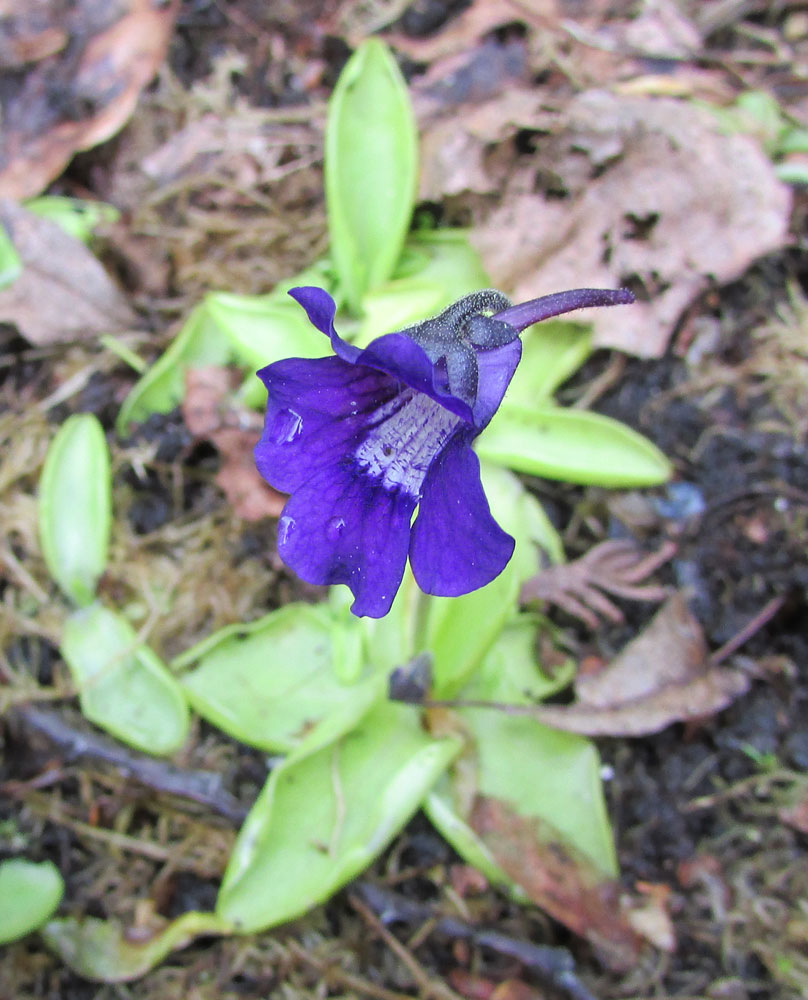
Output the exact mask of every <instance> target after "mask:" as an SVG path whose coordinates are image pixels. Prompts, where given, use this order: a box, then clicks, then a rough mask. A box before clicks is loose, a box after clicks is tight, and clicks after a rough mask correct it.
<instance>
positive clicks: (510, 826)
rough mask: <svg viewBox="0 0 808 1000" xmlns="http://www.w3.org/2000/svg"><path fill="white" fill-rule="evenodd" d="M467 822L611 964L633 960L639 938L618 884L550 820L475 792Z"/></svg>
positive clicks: (622, 965)
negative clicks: (561, 835)
mask: <svg viewBox="0 0 808 1000" xmlns="http://www.w3.org/2000/svg"><path fill="white" fill-rule="evenodd" d="M470 825H471V827H472V829H473V830H474V831H475V832H476V833H477V835H478V836H479V837H480V838H481V839H482V840H483V842H484V843H485V845H486V847H487V848H488V850H489V851H490V852H491V854H492V855H493V857H494V859H495V860H496V862H497V864H498V865H500V867H501V868H502V869H503V870H504V871H505V872H506V873H507V874H508V876H509V877H510V878H512V879H513V881H514V882H516V883H517V885H519V886H520V887H521V888H522V889H523V890H524V891H525V892H526V893H527V894H528V896H530V898H531V899H532V900H533V901H534V902H535V903H537V904H538V905H539V906H541V908H542V909H543V910H546V911H547V912H548V913H549V914H550V915H551V916H552V917H554V918H555V919H556V920H558V921H559V922H560V923H562V924H564V925H565V926H566V927H569V929H570V930H572V931H574V932H575V933H576V934H579V935H581V936H582V937H584V938H586V939H587V940H588V941H589V942H590V943H591V944H592V945H593V946H594V947H595V948H596V949H597V951H598V952H599V953H600V954H601V955H602V957H603V959H604V961H605V962H606V963H607V964H608V965H609V966H610V967H611V968H614V969H627V968H630V967H631V966H632V965H633V964H634V962H635V961H636V960H637V957H638V955H639V951H640V946H641V945H640V938H639V936H638V934H637V933H636V932H635V931H634V929H633V928H632V927H631V925H630V924H629V922H628V920H627V919H626V916H625V913H624V911H623V904H622V903H621V889H620V886H619V884H618V883H617V882H616V881H614V880H612V879H607V878H604V877H603V875H602V874H601V873H599V872H598V871H597V869H596V868H595V867H594V865H593V864H592V862H591V861H589V860H588V859H587V858H586V857H585V856H584V855H583V854H581V853H580V852H577V851H575V850H574V849H573V848H571V847H570V845H569V844H567V843H566V842H565V841H564V840H563V839H562V838H561V837H560V836H559V835H558V834H557V833H556V831H555V830H554V829H553V828H552V827H551V826H550V824H549V823H547V822H546V821H543V820H540V819H538V818H537V817H531V818H530V819H526V818H525V817H523V816H520V815H519V814H518V813H516V812H514V811H513V810H512V809H511V808H509V806H508V805H507V804H506V803H504V802H501V801H499V800H497V799H491V798H486V797H485V796H478V797H477V799H476V800H475V803H474V808H473V809H472V813H471V818H470Z"/></svg>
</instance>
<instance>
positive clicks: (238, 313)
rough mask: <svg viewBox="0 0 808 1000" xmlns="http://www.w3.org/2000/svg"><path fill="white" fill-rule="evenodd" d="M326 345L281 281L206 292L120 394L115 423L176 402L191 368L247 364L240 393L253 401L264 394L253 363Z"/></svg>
mask: <svg viewBox="0 0 808 1000" xmlns="http://www.w3.org/2000/svg"><path fill="white" fill-rule="evenodd" d="M309 277H310V274H309V273H308V272H307V273H306V274H303V275H298V278H299V279H300V280H301V281H305V280H306V279H307V278H309ZM329 350H330V347H329V344H328V340H327V339H326V338H325V337H324V336H323V335H322V334H321V333H320V332H319V330H317V329H315V328H314V327H313V326H312V325H311V323H310V322H309V321H308V319H307V317H306V314H305V312H304V311H303V310H302V309H301V308H300V306H298V305H297V303H295V302H293V301H292V300H291V299H289V298H287V296H286V292H285V286H283V290H281V289H279V290H277V291H275V292H272V293H271V294H270V295H264V296H252V295H231V294H229V293H227V292H212V293H211V294H209V295H208V296H206V298H205V300H204V301H203V302H202V304H201V305H199V306H197V307H196V309H194V311H193V312H192V313H191V315H190V316H189V317H188V319H187V320H186V322H185V324H184V326H183V327H182V329H181V330H180V332H179V333H178V334H177V336H176V337H175V339H174V340H173V341H172V343H171V346H170V347H169V348H168V350H167V351H166V352H165V354H163V355H162V357H160V359H159V360H158V361H157V362H156V363H155V364H154V365H153V366H152V367H151V368H150V369H149V371H148V372H146V374H145V375H144V376H143V378H141V379H140V380H139V381H138V382H137V383H136V385H135V386H134V388H133V389H132V391H131V392H130V393H129V395H128V396H127V397H126V400H125V401H124V404H123V406H122V407H121V411H120V413H119V414H118V420H117V422H116V429H117V431H118V433H119V434H121V435H126V434H127V433H129V430H130V425H131V424H133V423H140V422H141V421H143V420H145V419H146V418H147V417H149V416H151V415H152V414H153V413H169V412H170V411H171V410H173V409H174V408H175V407H176V406H179V404H180V403H181V402H182V400H183V399H184V398H185V377H186V375H187V373H188V371H189V369H191V368H201V367H204V366H206V365H221V366H223V365H228V364H237V365H239V366H241V367H242V368H249V369H252V371H251V372H250V375H249V377H248V379H247V382H246V383H245V387H244V390H243V391H242V398H243V399H244V400H245V402H247V403H255V404H256V405H259V404H260V403H261V402H262V401H263V400H265V399H266V390H265V389H264V387H263V385H262V384H261V382H260V380H259V379H257V378H256V377H255V374H254V373H255V370H256V369H257V368H263V367H264V365H268V364H272V362H273V361H279V360H280V359H281V358H289V357H303V358H317V357H322V356H323V355H325V354H328V353H329Z"/></svg>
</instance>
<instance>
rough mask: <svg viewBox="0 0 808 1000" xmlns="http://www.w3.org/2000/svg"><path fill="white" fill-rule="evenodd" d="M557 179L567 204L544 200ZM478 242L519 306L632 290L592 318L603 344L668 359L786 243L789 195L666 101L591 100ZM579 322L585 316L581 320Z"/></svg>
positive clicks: (566, 116) (601, 94)
mask: <svg viewBox="0 0 808 1000" xmlns="http://www.w3.org/2000/svg"><path fill="white" fill-rule="evenodd" d="M537 174H539V175H542V174H544V175H545V176H555V177H557V178H559V183H560V184H561V185H563V186H564V187H565V188H566V190H567V191H568V192H569V196H568V197H567V198H564V199H559V198H558V197H554V198H551V197H547V196H543V195H542V194H536V193H534V190H533V187H534V183H535V178H536V175H537ZM511 187H512V189H511V190H508V191H507V197H505V196H503V197H502V198H501V199H500V202H499V207H498V208H496V209H495V210H494V211H493V212H492V213H491V215H490V216H489V217H488V219H487V220H486V221H485V223H484V224H483V225H482V226H480V227H478V228H477V229H475V231H474V232H473V233H472V237H471V238H472V242H474V243H475V245H476V246H477V248H478V249H479V251H480V252H481V254H482V257H483V260H484V263H485V265H486V268H487V269H488V271H489V273H490V274H491V276H492V278H493V281H494V284H495V285H497V287H500V288H504V289H506V290H507V291H508V292H509V293H510V294H511V295H512V296H513V298H514V299H515V300H516V301H521V300H524V299H529V298H532V297H534V296H537V295H541V294H544V293H546V292H552V291H557V290H558V289H559V288H571V287H575V286H576V285H581V284H582V283H585V284H587V285H592V286H607V287H608V286H612V287H614V286H621V285H630V286H631V287H632V288H633V289H634V290H635V291H638V293H639V298H640V301H639V302H638V303H637V304H635V305H633V306H632V307H631V308H630V309H602V310H600V311H594V310H593V311H582V312H581V313H580V314H578V315H579V316H580V318H581V320H582V321H585V322H592V324H593V328H594V342H595V344H596V345H598V346H603V347H605V346H608V347H618V348H620V349H621V350H625V351H628V352H631V353H635V354H639V355H642V356H646V357H656V356H659V355H660V354H661V353H662V352H663V351H664V349H665V346H666V344H667V342H668V340H669V338H670V335H671V333H672V332H673V329H674V327H675V326H676V323H677V321H678V320H679V317H680V316H681V314H682V312H683V310H684V309H685V308H686V307H687V306H688V305H689V304H690V303H691V302H692V301H693V300H694V298H695V297H696V296H698V295H699V294H700V293H702V292H704V291H705V290H706V289H707V288H709V287H711V285H712V284H714V283H715V282H716V281H717V282H729V281H732V280H734V279H735V278H737V277H738V276H739V275H741V274H742V273H743V271H744V270H745V269H746V268H747V267H748V266H749V265H750V264H751V263H752V261H753V260H755V259H756V258H757V257H760V256H761V255H763V254H765V253H768V252H770V251H772V250H776V249H778V248H779V247H781V246H782V245H783V244H784V242H785V240H786V239H787V234H788V223H789V216H790V208H791V194H790V191H789V189H788V188H787V187H786V185H785V184H783V183H781V182H780V181H779V180H778V179H777V177H776V175H775V173H774V167H773V165H772V163H771V162H770V161H769V159H768V158H767V157H766V155H765V154H764V153H763V151H762V150H761V149H760V148H759V146H758V145H757V144H756V143H755V142H754V140H752V139H750V138H749V137H747V136H743V135H726V134H724V133H723V132H722V131H721V130H720V128H719V126H718V125H717V124H716V122H715V121H714V119H713V117H712V116H711V115H710V114H709V112H707V111H704V110H703V109H700V108H698V107H695V106H694V105H692V104H688V103H686V102H683V101H676V100H672V99H667V98H643V97H630V96H625V95H616V94H612V93H608V92H606V91H599V90H590V91H586V92H584V93H582V94H580V95H578V96H577V97H575V98H574V99H573V100H572V101H571V102H570V104H569V105H568V106H567V108H566V109H565V110H564V112H563V113H562V114H560V115H559V116H558V121H557V124H556V127H555V135H553V136H550V137H548V138H547V139H546V140H543V142H542V143H541V144H540V146H539V150H538V152H537V157H536V161H535V163H532V164H531V165H530V167H529V168H526V171H525V173H524V175H523V176H519V175H515V177H514V179H513V183H512V185H511ZM576 318H577V317H576Z"/></svg>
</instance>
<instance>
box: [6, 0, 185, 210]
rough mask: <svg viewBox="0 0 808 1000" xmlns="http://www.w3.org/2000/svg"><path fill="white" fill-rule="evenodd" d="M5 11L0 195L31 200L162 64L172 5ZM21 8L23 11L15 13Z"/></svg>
mask: <svg viewBox="0 0 808 1000" xmlns="http://www.w3.org/2000/svg"><path fill="white" fill-rule="evenodd" d="M63 7H65V5H63V4H61V3H44V4H43V3H39V4H36V5H35V6H34V7H33V8H32V9H28V8H27V6H26V5H24V4H13V3H12V4H11V5H10V8H11V9H10V11H9V12H8V14H6V12H4V15H5V16H4V22H3V31H4V32H8V34H7V35H6V36H5V37H6V39H7V42H6V54H8V53H10V55H11V61H10V63H5V65H4V70H3V72H2V74H0V81H1V82H2V92H3V145H2V146H0V197H3V198H30V197H31V196H32V195H35V194H39V192H40V191H42V189H43V188H44V187H45V186H46V185H47V184H48V182H49V181H51V180H53V178H54V177H57V176H58V175H59V174H60V173H61V172H62V170H63V169H64V168H65V166H66V164H67V163H68V161H69V160H70V158H71V157H72V156H73V154H74V153H75V152H77V151H78V150H81V149H89V148H90V147H91V146H95V145H97V144H98V143H100V142H103V141H104V140H105V139H108V138H109V137H110V136H111V135H114V134H115V132H117V131H118V129H119V128H120V127H121V126H122V125H123V124H124V122H126V120H127V119H128V118H129V116H130V115H131V114H132V112H133V111H134V108H135V104H136V103H137V99H138V95H139V94H140V92H141V90H142V89H143V88H144V87H145V86H146V84H147V83H148V82H149V81H150V80H151V78H152V77H153V76H154V74H155V73H156V71H157V69H158V67H159V66H160V64H161V63H162V62H163V59H164V58H165V54H166V50H167V48H168V43H169V40H170V38H171V31H172V28H173V26H174V21H175V19H176V17H177V13H178V11H179V7H180V4H179V0H169V2H168V3H159V4H155V3H153V2H151V0H121V2H118V3H115V4H112V5H110V4H97V3H93V2H92V0H82V2H79V3H76V4H69V5H67V7H66V8H65V9H63ZM17 8H22V9H17Z"/></svg>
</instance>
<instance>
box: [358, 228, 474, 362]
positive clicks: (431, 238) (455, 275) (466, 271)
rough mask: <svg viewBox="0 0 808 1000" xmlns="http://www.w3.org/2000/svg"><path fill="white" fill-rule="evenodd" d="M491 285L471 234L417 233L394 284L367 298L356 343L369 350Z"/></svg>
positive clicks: (451, 231)
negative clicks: (377, 340) (384, 338)
mask: <svg viewBox="0 0 808 1000" xmlns="http://www.w3.org/2000/svg"><path fill="white" fill-rule="evenodd" d="M488 284H489V279H488V275H487V274H486V273H485V269H484V268H483V265H482V261H481V260H480V255H479V254H478V253H477V251H476V250H475V249H474V247H472V246H471V244H470V243H469V241H468V231H467V230H465V229H438V230H434V231H433V230H429V231H423V232H419V233H413V234H412V235H411V236H409V237H408V239H407V242H406V244H405V248H404V256H403V257H402V259H401V260H400V261H399V264H398V266H397V267H396V271H395V273H394V276H393V280H391V281H388V282H386V283H385V284H384V285H382V286H381V287H379V288H377V289H375V290H373V291H369V292H367V294H366V295H365V296H364V297H363V299H362V323H361V326H360V328H359V332H358V333H357V335H356V337H354V338H352V342H353V343H355V344H356V345H357V346H358V347H366V346H367V345H368V344H369V343H370V341H371V340H373V339H375V338H376V337H380V336H381V335H382V334H385V333H392V332H393V331H394V330H401V329H402V328H403V327H406V326H411V325H412V324H413V323H418V322H419V321H420V320H422V319H428V318H429V317H430V316H435V315H436V314H437V313H439V312H441V311H442V310H443V309H445V308H446V307H447V306H448V305H451V303H452V302H454V301H455V300H456V299H458V298H460V297H461V296H463V295H468V294H469V293H470V292H475V291H477V290H478V289H480V288H485V287H486V286H487V285H488Z"/></svg>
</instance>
